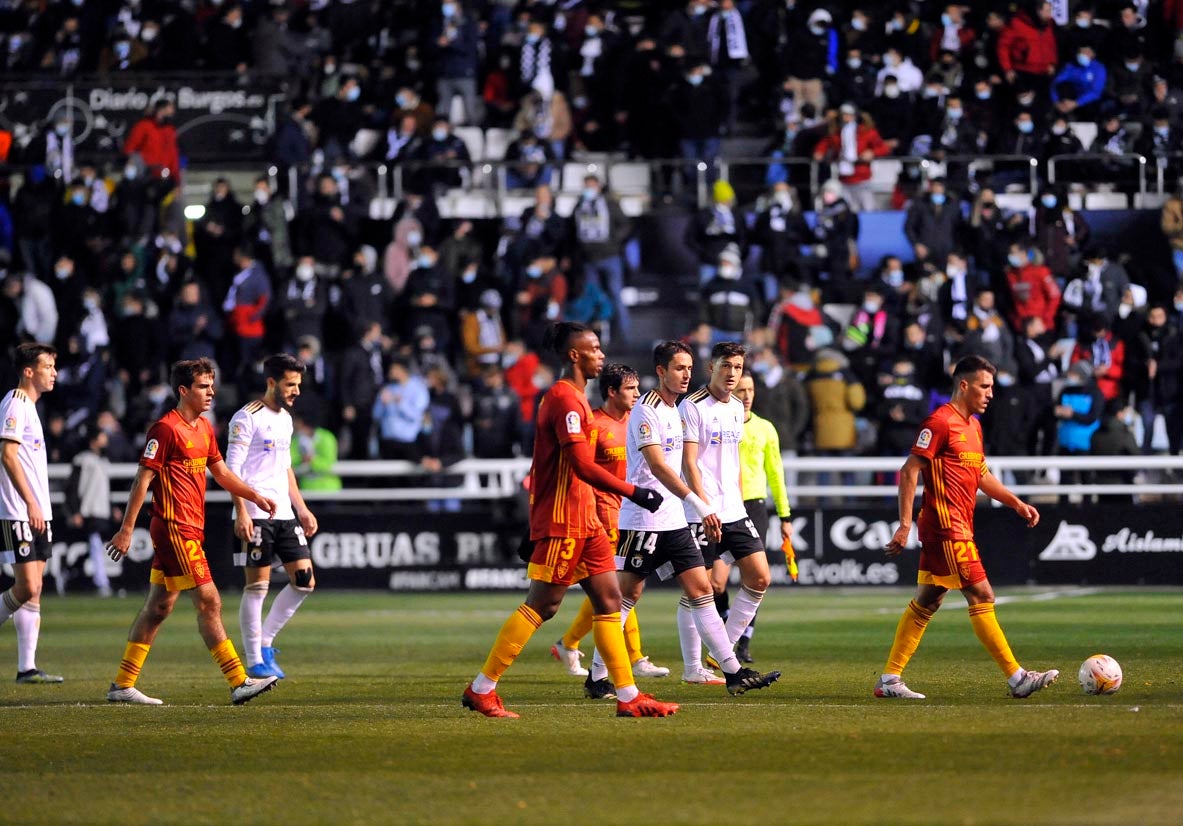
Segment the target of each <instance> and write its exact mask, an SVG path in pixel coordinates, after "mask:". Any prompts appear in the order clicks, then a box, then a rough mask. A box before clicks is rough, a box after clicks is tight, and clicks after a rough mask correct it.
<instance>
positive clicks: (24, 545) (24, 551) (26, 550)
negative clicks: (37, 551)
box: [16, 542, 30, 556]
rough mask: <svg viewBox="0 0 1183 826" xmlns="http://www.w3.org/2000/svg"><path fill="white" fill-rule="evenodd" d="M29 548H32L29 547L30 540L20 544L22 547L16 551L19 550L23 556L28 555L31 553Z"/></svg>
mask: <svg viewBox="0 0 1183 826" xmlns="http://www.w3.org/2000/svg"><path fill="white" fill-rule="evenodd" d="M29 550H30V548H29V543H28V542H22V543H21V544H20V547H19V548H17V549H16V552H17V553H18V554H20V555H21V556H28V555H29Z"/></svg>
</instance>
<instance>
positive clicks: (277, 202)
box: [242, 175, 319, 338]
mask: <svg viewBox="0 0 1183 826" xmlns="http://www.w3.org/2000/svg"><path fill="white" fill-rule="evenodd" d="M251 194H252V199H251V202H250V203H248V204H247V205H246V207H245V208H244V211H245V213H246V214H245V215H244V216H243V219H242V232H243V237H244V238H245V239H247V241H249V242H250V243H251V244H253V245H254V248H255V252H256V254H257V255H258V256H259V257H260V259H261V260H262V261H263V265H264V266H265V267H267V270H268V272H273V273H276V274H281V273H287V272H288V271H289V270H290V269H291V267H292V264H293V259H292V245H291V237H290V235H289V233H288V218H287V214H286V212H285V211H284V206H283V200H282V199H280V198H276V197H274V196H275V193H273V192H272V191H271V181H270V180H269V179H268V177H267V176H266V175H260V176H259V177H258V178H256V179H255V190H254V192H253V193H251ZM318 338H319V336H318Z"/></svg>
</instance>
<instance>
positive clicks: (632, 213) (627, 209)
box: [620, 194, 649, 218]
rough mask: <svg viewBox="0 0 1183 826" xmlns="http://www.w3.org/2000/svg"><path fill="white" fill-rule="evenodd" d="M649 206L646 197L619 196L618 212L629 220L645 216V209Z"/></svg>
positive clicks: (647, 197)
mask: <svg viewBox="0 0 1183 826" xmlns="http://www.w3.org/2000/svg"><path fill="white" fill-rule="evenodd" d="M648 205H649V196H648V195H640V194H634V195H621V196H620V211H621V212H623V213H624V214H625V215H627V216H628V217H629V218H636V217H637V216H639V215H644V214H645V209H646V207H648Z"/></svg>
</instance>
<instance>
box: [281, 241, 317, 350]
mask: <svg viewBox="0 0 1183 826" xmlns="http://www.w3.org/2000/svg"><path fill="white" fill-rule="evenodd" d="M278 299H279V300H278V301H277V302H276V303H277V304H278V305H279V306H278V308H277V310H278V313H279V316H280V318H281V319H282V321H283V341H284V345H283V346H284V350H285V351H288V352H290V351H292V350H294V349H295V346H296V342H297V341H299V340H300V339H301V338H303V337H305V336H313V337H315V338H316V339H317V341H323V340H324V338H325V314H326V312H327V310H328V285H327V284H325V282H324V280H323V279H321V278H320V277H318V276H317V274H316V261H315V260H314V259H313V257H312V256H311V255H305V256H302V257H301V258H300V260H299V261H297V262H296V267H295V270H294V272H293V274H292V277H291V278H290V279H288V282H287V284H286V285H285V286H284V287H283V290H282V292H280V294H279V296H278Z"/></svg>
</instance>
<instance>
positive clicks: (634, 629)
mask: <svg viewBox="0 0 1183 826" xmlns="http://www.w3.org/2000/svg"><path fill="white" fill-rule="evenodd" d="M624 647H625V648H626V649H627V650H628V661H629V662H630V663H635V662H636V661H637V660H639V659H641V657H644V656H645V655H644V654H643V653H641V626H639V625H637V609H636V608H633V610H631V611H629V612H628V616H627V617H625V620H624Z"/></svg>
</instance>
